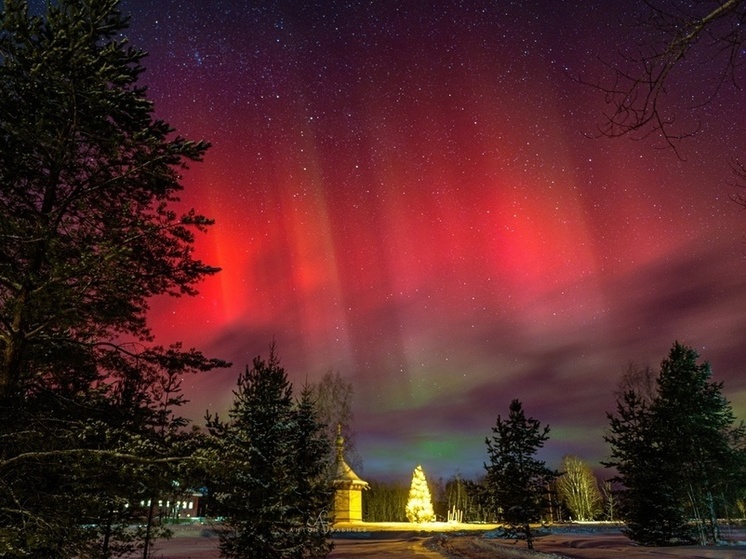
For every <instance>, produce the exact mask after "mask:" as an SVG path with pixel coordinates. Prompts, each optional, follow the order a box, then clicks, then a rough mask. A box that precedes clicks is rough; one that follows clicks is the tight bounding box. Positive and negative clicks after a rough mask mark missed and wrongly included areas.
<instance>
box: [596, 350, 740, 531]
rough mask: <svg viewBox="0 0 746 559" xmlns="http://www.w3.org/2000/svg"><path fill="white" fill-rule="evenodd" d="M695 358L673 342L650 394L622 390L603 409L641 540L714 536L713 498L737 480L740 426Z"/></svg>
mask: <svg viewBox="0 0 746 559" xmlns="http://www.w3.org/2000/svg"><path fill="white" fill-rule="evenodd" d="M698 358H699V355H698V354H697V353H696V352H695V351H694V350H693V349H691V348H689V347H686V346H684V345H682V344H679V343H678V342H676V343H675V344H674V345H673V347H672V348H671V350H670V352H669V355H668V357H667V358H666V359H665V360H663V362H662V363H661V368H660V373H659V375H658V378H657V380H656V390H655V393H654V394H653V395H652V397H647V396H641V395H639V394H638V393H637V392H636V391H635V390H627V391H626V392H624V393H623V395H622V398H621V399H620V400H618V401H617V411H616V414H608V416H609V420H610V430H609V434H608V435H607V436H606V437H605V438H606V440H607V442H609V443H610V445H611V459H610V460H609V461H608V462H607V463H606V465H607V466H612V467H615V468H616V469H617V471H618V472H619V476H618V481H620V482H621V483H622V484H623V486H624V490H623V491H622V492H621V494H620V496H621V505H622V514H623V516H624V518H625V522H626V529H627V534H628V535H629V537H630V538H631V539H633V540H635V541H637V542H639V543H642V544H646V545H670V544H675V543H686V542H693V541H700V542H701V543H706V542H709V543H714V542H716V541H718V539H719V533H718V526H717V511H716V498H717V496H718V495H724V494H726V493H728V491H729V490H730V489H732V487H733V486H737V485H739V484H742V482H741V481H740V480H742V479H743V474H744V469H745V468H746V456H744V443H745V442H746V432H745V430H744V427H743V425H742V424H737V423H736V421H735V417H734V415H733V412H732V410H731V406H730V403H729V402H728V401H727V400H726V399H725V398H724V397H723V395H722V387H723V385H722V383H717V382H712V381H711V376H712V373H711V371H710V366H709V364H707V363H702V364H699V363H697V359H698ZM690 519H693V520H694V522H693V523H692V522H690Z"/></svg>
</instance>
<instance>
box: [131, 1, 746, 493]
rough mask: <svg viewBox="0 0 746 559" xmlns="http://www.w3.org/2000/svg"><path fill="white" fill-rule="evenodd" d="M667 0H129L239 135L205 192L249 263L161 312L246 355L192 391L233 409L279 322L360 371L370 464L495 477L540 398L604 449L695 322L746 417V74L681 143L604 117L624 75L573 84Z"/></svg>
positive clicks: (310, 376) (164, 331) (232, 263)
mask: <svg viewBox="0 0 746 559" xmlns="http://www.w3.org/2000/svg"><path fill="white" fill-rule="evenodd" d="M612 4H619V5H620V6H612ZM641 4H642V3H641V2H640V3H637V2H633V1H630V2H619V3H610V2H606V1H601V0H590V1H572V2H568V1H561V0H547V1H540V0H533V1H531V0H526V1H500V0H491V1H486V0H473V1H468V0H463V1H458V0H453V1H438V2H426V1H422V2H420V1H417V2H415V1H399V2H394V1H386V0H368V1H362V0H357V1H346V2H336V1H333V0H327V1H313V0H309V1H307V2H306V1H299V0H286V1H272V0H270V1H266V2H265V1H262V2H259V1H256V2H245V1H205V0H178V1H176V0H158V1H151V0H126V1H124V2H123V4H122V6H123V9H124V11H125V12H127V13H131V14H132V17H133V19H132V26H131V29H130V30H129V32H128V35H129V37H130V40H131V42H132V44H133V45H134V46H136V47H140V48H143V49H145V50H147V51H148V52H149V53H150V55H149V57H148V58H147V59H146V60H145V62H144V64H145V66H146V68H147V72H146V73H145V74H144V75H143V78H142V81H143V83H145V84H147V85H148V87H149V97H150V98H151V99H152V100H153V101H154V102H155V105H156V113H157V115H158V116H159V117H160V118H163V119H165V120H167V121H168V122H169V123H170V124H172V125H173V126H174V127H175V128H176V129H177V130H178V132H179V133H180V134H182V135H185V136H187V137H190V138H193V139H202V138H203V139H207V140H209V141H211V142H212V144H213V147H212V149H211V150H210V151H209V152H208V154H207V157H206V159H205V161H204V162H203V163H199V164H194V165H192V166H191V169H190V170H188V171H186V172H185V173H184V180H183V183H184V185H185V191H184V194H183V197H182V201H183V206H184V208H185V209H186V208H189V207H195V208H196V209H197V210H199V211H200V212H202V213H204V214H206V215H208V216H210V217H213V218H215V220H216V225H215V226H214V227H213V228H212V229H211V230H210V232H209V233H208V234H207V235H203V236H199V238H198V244H197V248H198V255H199V256H200V257H201V258H202V259H203V260H205V261H207V262H209V263H210V264H213V265H216V266H219V267H221V268H222V270H223V271H222V272H221V273H220V274H219V275H218V276H216V277H214V278H210V279H208V280H207V281H205V282H204V283H203V284H202V286H201V290H200V291H201V293H200V295H199V296H198V297H196V298H193V299H190V298H185V299H158V300H155V301H154V302H153V308H152V314H151V320H152V325H153V327H154V331H155V333H156V335H157V341H158V342H160V343H170V342H172V341H176V340H183V341H184V343H185V344H187V345H188V346H196V347H198V348H200V349H202V350H203V351H204V352H205V353H206V354H208V355H210V356H215V357H221V358H225V359H228V360H231V361H232V362H233V363H234V366H233V368H231V369H230V370H225V371H219V372H215V373H210V374H204V375H202V376H195V377H189V378H187V379H185V389H186V396H187V397H188V398H189V399H190V400H191V402H190V404H189V405H188V406H187V408H186V414H187V415H188V416H190V417H191V418H193V419H194V420H195V422H196V423H197V424H200V423H201V422H202V417H203V415H204V411H205V410H206V409H208V408H209V409H210V410H211V411H219V412H224V411H225V410H226V409H227V407H228V406H229V404H230V402H231V400H232V393H231V390H232V389H233V388H234V386H235V381H236V378H237V376H238V374H239V372H240V371H241V370H242V369H243V368H244V367H245V366H246V364H248V363H250V362H251V359H252V358H253V357H255V356H257V355H259V354H262V355H263V356H266V355H267V348H268V345H269V343H270V342H271V341H272V339H273V338H274V339H275V340H276V342H277V344H278V348H279V352H280V355H281V358H282V363H283V365H284V366H285V368H286V370H287V372H288V374H289V377H290V379H291V380H292V382H293V383H294V384H295V386H296V387H300V385H302V384H303V383H304V382H306V381H308V382H315V381H317V380H318V379H319V378H320V377H321V375H322V374H323V373H324V372H326V371H329V370H335V371H339V372H340V374H341V375H342V376H343V377H344V378H346V379H348V380H349V381H351V382H352V384H353V385H354V389H355V400H354V413H355V423H354V426H353V429H354V430H355V431H356V433H357V447H358V452H359V454H360V456H361V458H362V460H363V468H362V469H361V471H360V472H358V473H360V474H361V475H362V476H363V477H365V478H368V479H383V478H386V479H396V480H400V481H403V482H408V480H409V476H410V475H411V472H412V470H413V469H414V467H415V466H416V465H417V464H418V463H421V464H422V466H423V468H424V469H425V472H426V474H428V476H429V477H432V476H443V477H444V478H447V477H449V476H451V475H453V474H456V473H461V474H462V475H464V476H467V477H473V476H475V475H477V474H480V473H481V472H482V471H483V467H482V464H483V462H484V461H485V460H486V459H487V454H486V446H485V444H484V439H485V437H486V436H488V435H490V433H491V431H490V429H491V427H492V426H493V425H494V424H495V419H496V418H497V415H498V414H502V415H503V416H504V415H506V414H507V412H508V405H509V403H510V401H511V400H512V399H513V398H518V399H520V400H522V401H523V403H524V408H525V410H526V412H527V414H529V415H531V416H533V417H536V418H537V419H539V420H540V421H541V422H542V423H548V424H549V425H550V427H551V433H550V436H551V440H550V441H549V443H548V444H547V445H546V447H545V449H544V451H543V452H542V454H541V457H542V458H544V459H546V460H547V461H548V463H549V464H550V465H551V466H555V467H557V466H559V461H560V458H561V456H562V455H564V454H566V453H574V454H577V455H579V456H580V457H581V458H583V459H585V460H587V461H589V462H591V463H593V464H594V465H596V464H597V463H598V461H599V460H603V459H604V458H605V457H607V456H608V448H607V446H606V445H605V443H604V442H603V439H602V436H603V432H604V429H605V427H606V426H607V420H606V417H605V412H606V411H611V410H612V409H613V407H614V396H613V391H614V390H615V388H616V385H617V383H618V380H619V377H620V375H621V373H622V371H623V370H624V369H625V368H626V367H627V365H628V363H629V362H635V363H639V364H642V365H652V366H654V367H657V365H658V363H659V362H660V361H661V360H662V359H663V358H664V357H665V356H666V354H667V353H668V350H669V348H670V347H671V345H672V344H673V342H674V341H675V340H679V341H681V342H682V343H685V344H687V345H690V346H692V347H694V348H695V349H696V350H697V351H698V352H699V353H700V355H701V356H702V357H703V359H706V360H708V361H710V363H711V364H712V367H713V371H714V377H715V379H716V380H721V381H724V382H725V393H726V396H727V397H728V398H729V399H730V400H731V402H732V403H733V405H734V409H735V411H736V413H737V414H738V416H739V417H741V418H745V417H746V375H745V374H744V366H745V365H744V364H745V363H746V347H745V346H744V337H745V335H746V289H744V279H745V276H744V271H745V270H746V266H745V264H746V261H745V260H744V255H745V254H746V243H745V242H744V238H745V237H744V234H745V233H746V214H744V213H743V211H742V209H741V208H740V207H739V206H737V205H736V204H735V203H733V202H732V201H730V197H731V196H732V195H734V194H736V193H737V192H738V190H737V189H736V188H735V187H734V186H733V184H732V183H733V182H734V177H733V175H732V172H731V168H730V165H729V162H730V161H731V160H732V159H733V158H735V157H736V156H738V155H743V154H744V153H746V131H745V129H744V126H743V125H744V117H743V116H742V115H743V114H746V112H744V111H745V110H746V96H745V95H744V94H743V92H739V91H737V90H736V89H735V88H733V87H726V88H725V89H724V90H723V91H721V94H720V96H719V97H718V98H717V100H716V102H714V103H711V104H708V105H706V106H705V107H703V108H701V109H698V110H695V111H694V112H686V111H684V110H683V108H685V107H686V106H691V105H694V104H697V103H699V101H701V100H703V99H704V98H706V97H707V95H708V94H709V93H710V92H711V91H712V89H713V81H712V76H711V75H709V74H708V73H707V71H706V70H705V67H704V66H696V65H695V66H692V67H689V68H682V71H681V72H679V73H677V74H676V75H675V79H674V82H672V85H674V86H675V87H673V88H672V89H671V92H670V93H669V95H668V97H667V99H669V100H670V101H671V102H672V104H673V106H674V107H676V106H678V107H680V108H682V110H680V111H678V112H677V118H678V120H677V123H679V124H680V126H681V128H682V129H683V130H687V129H688V130H692V129H695V128H697V125H698V123H699V124H700V126H699V129H700V131H699V134H698V135H696V136H695V137H693V138H690V139H688V140H686V141H685V142H684V143H683V144H682V145H681V156H682V157H677V156H676V155H675V154H674V153H673V152H672V151H671V150H666V149H660V148H661V147H662V142H661V141H660V140H658V139H656V138H655V137H653V138H650V139H648V140H646V141H634V140H630V139H626V138H623V139H615V140H610V139H606V138H601V139H593V138H589V137H588V135H589V134H591V135H592V134H593V133H594V131H595V130H596V126H597V125H598V124H599V123H600V122H601V120H602V116H601V115H602V111H603V110H604V109H605V106H604V103H603V95H602V94H600V93H599V92H598V91H595V90H593V89H592V88H589V87H585V86H582V85H580V84H579V83H578V82H577V81H575V80H574V79H573V77H582V78H583V79H586V80H596V79H600V78H602V77H604V76H605V74H604V73H603V70H604V67H603V65H602V64H601V62H600V61H599V57H601V58H604V59H607V60H615V59H616V58H615V57H616V53H617V51H618V50H619V49H622V48H623V47H624V46H625V45H629V44H630V41H631V42H632V43H631V44H634V41H636V40H637V39H639V38H640V37H644V34H642V35H641V30H640V28H639V26H636V25H635V17H636V15H637V14H640V13H642V11H641V10H642V8H641V7H640V5H641ZM710 67H711V65H710ZM745 83H746V82H742V85H744V84H745Z"/></svg>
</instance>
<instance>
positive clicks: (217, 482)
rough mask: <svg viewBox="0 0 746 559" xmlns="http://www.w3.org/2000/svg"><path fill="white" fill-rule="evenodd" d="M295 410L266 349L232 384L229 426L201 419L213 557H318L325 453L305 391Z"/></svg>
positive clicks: (325, 495) (323, 549) (325, 499)
mask: <svg viewBox="0 0 746 559" xmlns="http://www.w3.org/2000/svg"><path fill="white" fill-rule="evenodd" d="M304 394H305V396H302V397H301V400H300V403H299V405H298V406H297V407H296V406H295V405H294V402H293V397H292V386H291V384H290V382H289V381H288V379H287V375H286V373H285V370H284V368H282V367H281V366H280V363H279V358H278V356H277V353H276V350H275V347H274V344H273V345H272V346H271V348H270V355H269V359H268V361H266V362H265V361H263V360H262V359H261V358H259V357H257V358H256V359H254V362H253V367H252V368H249V367H246V370H245V372H244V373H242V374H241V376H240V377H239V379H238V387H237V389H236V390H235V392H234V396H235V397H234V402H233V406H232V407H231V409H230V411H229V421H228V422H222V421H221V420H220V419H219V418H218V417H217V416H208V418H207V427H208V430H209V433H210V435H211V436H212V438H213V444H214V447H215V453H214V464H213V466H212V467H211V468H210V483H211V485H212V488H211V491H212V494H213V495H214V498H215V501H216V502H215V513H216V514H217V515H219V516H222V517H223V518H224V522H223V527H222V528H221V530H220V552H221V555H222V556H224V557H232V558H236V559H280V558H282V559H293V558H298V559H301V558H317V557H325V556H326V555H327V554H328V553H329V551H330V546H329V545H328V543H327V542H326V541H325V536H326V534H325V533H324V532H323V525H322V524H321V523H319V522H317V521H319V520H323V512H324V508H325V507H327V506H328V505H329V503H330V498H331V494H330V493H329V490H328V488H327V487H326V486H324V485H323V473H324V467H325V462H324V460H325V458H326V457H327V456H328V452H327V449H326V446H325V443H324V438H323V426H322V425H321V424H320V423H318V421H317V419H316V416H315V412H314V411H313V405H312V402H311V401H310V399H309V395H310V394H309V393H308V392H307V391H305V392H304Z"/></svg>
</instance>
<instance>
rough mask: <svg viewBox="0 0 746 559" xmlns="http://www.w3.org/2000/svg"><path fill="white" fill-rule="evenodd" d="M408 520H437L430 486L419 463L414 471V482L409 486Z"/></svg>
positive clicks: (419, 521) (418, 521)
mask: <svg viewBox="0 0 746 559" xmlns="http://www.w3.org/2000/svg"><path fill="white" fill-rule="evenodd" d="M406 515H407V520H409V521H410V522H417V523H421V522H432V521H434V520H435V513H434V512H433V501H432V497H431V496H430V488H429V487H428V486H427V479H426V478H425V472H424V471H423V470H422V466H420V465H419V464H418V465H417V467H416V468H415V469H414V471H413V472H412V483H411V484H410V486H409V498H408V499H407V508H406Z"/></svg>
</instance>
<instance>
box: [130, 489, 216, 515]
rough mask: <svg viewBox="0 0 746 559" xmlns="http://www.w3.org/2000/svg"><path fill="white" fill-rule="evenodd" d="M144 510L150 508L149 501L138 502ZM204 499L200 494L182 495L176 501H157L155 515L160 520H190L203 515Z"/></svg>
mask: <svg viewBox="0 0 746 559" xmlns="http://www.w3.org/2000/svg"><path fill="white" fill-rule="evenodd" d="M140 506H141V507H142V508H144V509H147V508H149V507H150V501H149V500H143V501H140ZM204 509H205V503H204V497H203V495H202V494H201V493H191V494H189V495H183V496H181V497H180V498H178V499H173V500H171V499H158V503H157V508H156V509H155V510H156V514H157V515H158V516H159V517H161V518H170V519H174V520H175V519H190V518H199V517H202V516H204V515H205V510H204Z"/></svg>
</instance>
